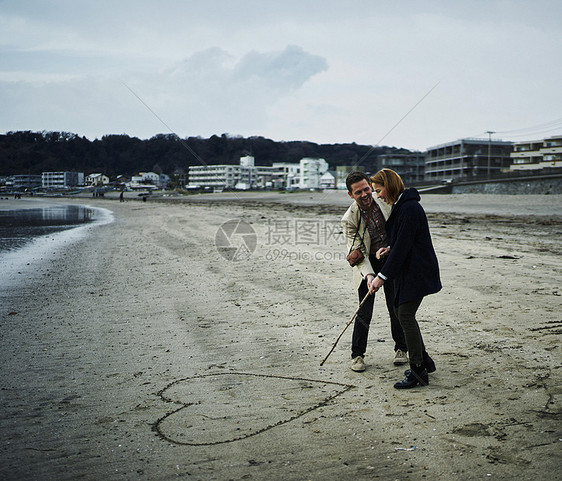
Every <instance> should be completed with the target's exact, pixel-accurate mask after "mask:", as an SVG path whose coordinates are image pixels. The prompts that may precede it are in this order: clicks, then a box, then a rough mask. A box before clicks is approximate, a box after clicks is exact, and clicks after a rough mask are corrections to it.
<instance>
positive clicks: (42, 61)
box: [0, 0, 562, 150]
mask: <svg viewBox="0 0 562 481" xmlns="http://www.w3.org/2000/svg"><path fill="white" fill-rule="evenodd" d="M561 34H562V2H561V1H560V0H534V1H528V0H512V1H509V0H470V1H468V0H467V1H464V0H455V1H452V0H442V1H439V0H435V1H431V0H428V1H420V0H400V1H391V0H387V1H379V0H364V1H353V0H350V1H343V0H337V1H332V0H322V1H317V0H310V1H309V0H299V1H294V0H281V1H268V0H240V1H237V0H230V1H226V0H219V1H213V0H208V1H202V0H184V1H181V0H158V1H147V0H96V1H92V0H89V1H80V0H52V1H46V0H0V38H1V41H0V44H1V45H0V60H1V61H0V106H1V108H0V132H2V133H4V132H7V131H15V130H33V131H42V130H57V131H67V132H74V133H77V134H79V135H85V136H86V137H88V138H89V139H94V138H101V137H102V136H103V135H106V134H128V135H131V136H137V137H140V138H150V137H152V136H153V135H155V134H157V133H169V132H170V131H171V132H174V133H177V134H178V135H179V136H180V137H188V136H202V137H209V136H211V135H213V134H217V135H221V134H223V133H228V134H230V135H233V136H235V135H241V136H245V137H246V136H264V137H268V138H271V139H274V140H286V141H288V140H309V141H313V142H318V143H337V142H357V143H360V144H368V145H375V144H377V143H378V142H379V141H380V140H381V139H383V137H384V136H385V135H386V134H387V133H388V131H389V130H390V129H391V128H392V127H393V126H395V124H396V123H397V122H399V121H400V120H401V119H402V118H403V117H404V116H405V115H406V114H407V113H408V112H409V111H410V110H411V109H412V108H413V107H414V106H415V105H416V104H418V102H420V100H422V99H423V101H421V103H419V104H418V105H417V106H416V107H415V108H414V110H413V111H411V112H410V113H409V114H408V115H407V116H406V118H405V119H404V120H403V121H402V122H401V123H400V124H399V125H398V126H396V128H394V130H393V131H392V132H390V133H389V134H388V135H387V136H386V137H385V138H384V139H383V140H382V144H383V145H390V146H397V147H405V148H409V149H417V150H425V149H426V148H428V147H431V146H434V145H437V144H441V143H445V142H450V141H453V140H456V139H459V138H463V137H486V138H487V135H486V134H485V132H486V131H488V130H492V131H495V132H498V133H497V134H494V135H493V137H492V138H503V139H505V140H516V141H520V140H530V139H535V138H537V139H540V138H543V137H546V136H551V135H556V134H562V89H561V84H562V82H561V81H562V62H561V59H562V35H561ZM433 87H435V88H433ZM432 88H433V90H431V89H432ZM428 92H430V93H429V94H428ZM424 96H425V98H424Z"/></svg>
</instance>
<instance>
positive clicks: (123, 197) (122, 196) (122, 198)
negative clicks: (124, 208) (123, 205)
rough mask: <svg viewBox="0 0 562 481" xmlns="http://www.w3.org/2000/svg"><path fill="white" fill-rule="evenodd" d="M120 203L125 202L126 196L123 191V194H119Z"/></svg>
mask: <svg viewBox="0 0 562 481" xmlns="http://www.w3.org/2000/svg"><path fill="white" fill-rule="evenodd" d="M119 202H125V194H124V193H123V191H121V193H120V194H119Z"/></svg>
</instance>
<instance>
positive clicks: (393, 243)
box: [368, 169, 441, 389]
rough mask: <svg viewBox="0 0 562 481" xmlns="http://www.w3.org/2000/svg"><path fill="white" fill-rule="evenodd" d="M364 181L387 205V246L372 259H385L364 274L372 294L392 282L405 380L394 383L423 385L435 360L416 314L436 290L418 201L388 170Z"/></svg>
mask: <svg viewBox="0 0 562 481" xmlns="http://www.w3.org/2000/svg"><path fill="white" fill-rule="evenodd" d="M370 180H371V183H372V185H373V190H374V191H375V194H376V195H377V197H378V198H379V199H382V200H384V201H385V202H386V203H387V204H389V205H391V206H392V210H391V212H390V216H389V218H388V220H387V222H386V230H387V235H388V243H389V247H384V248H381V249H379V250H378V251H377V257H381V256H388V258H387V260H386V262H385V264H384V266H383V267H382V268H381V270H380V272H379V273H377V275H376V276H375V277H370V278H369V280H368V288H369V290H370V291H371V292H376V291H378V290H379V289H380V288H381V287H382V285H383V284H384V283H385V282H394V292H395V294H394V305H395V308H396V315H397V316H398V319H399V321H400V324H401V325H402V329H403V330H404V335H405V337H406V345H407V346H408V353H409V355H410V369H409V370H407V371H406V378H405V379H404V380H402V381H400V382H397V383H396V384H394V387H395V388H396V389H409V388H413V387H415V386H416V385H418V384H420V385H421V386H426V385H427V384H429V379H428V372H433V371H435V364H434V363H433V361H432V359H431V358H430V357H429V356H428V355H427V353H426V352H425V347H424V343H423V339H422V335H421V332H420V328H419V325H418V322H417V321H416V312H417V310H418V308H419V306H420V304H421V302H422V300H423V298H424V297H425V296H427V295H429V294H434V293H436V292H439V291H440V290H441V280H440V279H439V264H438V262H437V256H436V255H435V250H434V249H433V244H432V242H431V235H430V233H429V225H428V223H427V217H426V215H425V211H424V210H423V208H422V206H421V205H420V203H419V201H420V195H419V193H418V191H417V190H416V189H413V188H410V189H405V187H404V182H402V179H401V178H400V176H399V175H398V174H397V173H396V172H394V171H393V170H390V169H382V170H380V171H378V172H377V173H376V174H375V175H374V176H372V177H371V179H370Z"/></svg>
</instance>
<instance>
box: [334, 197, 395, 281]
mask: <svg viewBox="0 0 562 481" xmlns="http://www.w3.org/2000/svg"><path fill="white" fill-rule="evenodd" d="M373 199H374V200H375V202H376V203H377V205H378V206H379V207H380V209H381V211H382V214H383V216H384V220H385V221H386V220H387V219H388V216H389V215H390V209H391V207H390V206H389V205H388V204H386V203H385V202H383V201H382V200H380V199H377V198H376V197H374V196H373ZM341 224H342V228H343V233H344V235H345V238H346V241H347V252H348V253H350V252H351V251H353V250H355V249H361V252H363V255H364V256H365V258H364V259H363V260H362V261H361V262H359V263H358V264H356V265H355V266H353V286H354V287H355V289H359V285H360V284H361V281H362V280H363V279H364V278H365V276H366V275H367V274H376V272H375V271H374V270H373V266H371V263H370V262H369V253H370V252H371V236H370V235H369V229H367V226H366V225H365V222H364V221H363V217H362V216H361V210H360V209H359V206H358V205H357V202H355V201H354V202H353V204H351V205H350V206H349V209H347V212H346V213H345V214H344V216H343V217H342V219H341ZM373 254H375V252H373Z"/></svg>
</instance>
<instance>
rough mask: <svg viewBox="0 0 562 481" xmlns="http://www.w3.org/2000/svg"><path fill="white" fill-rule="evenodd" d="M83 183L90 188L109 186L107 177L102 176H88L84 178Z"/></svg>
mask: <svg viewBox="0 0 562 481" xmlns="http://www.w3.org/2000/svg"><path fill="white" fill-rule="evenodd" d="M85 183H86V185H90V186H92V187H103V186H104V185H107V184H109V177H107V175H103V174H90V175H87V176H86V180H85Z"/></svg>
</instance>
